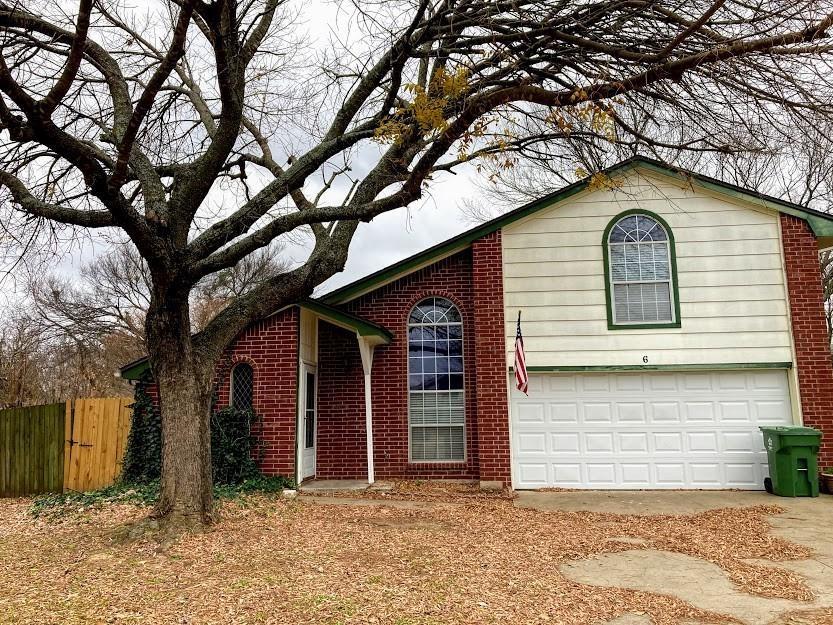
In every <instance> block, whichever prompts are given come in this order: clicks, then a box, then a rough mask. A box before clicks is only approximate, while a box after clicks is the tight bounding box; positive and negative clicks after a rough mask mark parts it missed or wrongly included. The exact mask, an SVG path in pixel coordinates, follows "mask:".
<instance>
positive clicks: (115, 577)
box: [0, 489, 831, 625]
mask: <svg viewBox="0 0 833 625" xmlns="http://www.w3.org/2000/svg"><path fill="white" fill-rule="evenodd" d="M379 499H382V500H381V501H380V500H379ZM30 505H31V502H30V501H27V500H0V622H2V623H56V624H57V623H60V624H71V623H160V624H161V623H165V624H168V623H182V624H198V623H293V624H294V623H322V624H323V623H326V624H332V625H336V624H348V623H349V624H352V623H362V624H363V623H379V624H395V625H428V624H440V623H443V624H445V623H455V624H456V623H459V624H464V623H465V624H472V623H517V624H533V623H549V624H556V623H557V624H565V625H567V624H581V625H585V624H591V623H607V622H610V621H614V622H625V621H624V620H622V619H623V618H636V619H639V620H637V621H628V622H645V623H649V622H653V623H655V624H657V625H666V624H667V625H670V624H676V623H739V622H742V621H740V620H738V619H737V618H735V617H732V616H729V615H726V614H719V613H717V612H713V611H707V610H703V609H701V608H697V607H694V605H692V604H691V603H688V602H686V601H684V600H683V599H681V598H679V597H675V596H672V595H669V594H660V593H652V592H646V591H644V590H637V589H634V588H630V589H628V588H622V587H616V586H605V585H600V584H598V583H596V582H594V583H580V582H577V581H574V580H571V579H570V578H568V577H567V576H565V574H564V573H563V572H562V570H561V568H560V567H562V566H564V565H565V564H570V563H572V564H575V563H576V562H578V563H580V562H582V561H586V560H588V559H592V558H594V557H601V556H604V555H605V554H621V553H624V552H631V551H633V550H634V549H644V548H651V549H654V550H661V551H662V552H672V553H674V554H683V555H685V556H689V557H691V558H697V559H699V560H702V561H704V562H707V563H711V564H713V565H716V566H717V567H719V568H720V569H721V570H722V571H723V572H724V573H725V574H726V576H727V577H728V579H729V580H730V581H729V582H727V583H730V584H732V585H733V586H734V588H735V590H738V591H741V592H744V593H747V594H750V595H753V596H759V597H769V598H782V599H791V600H794V601H797V602H799V603H800V604H804V603H805V602H808V601H810V600H811V599H813V592H812V591H811V589H810V588H809V587H808V586H807V585H806V584H805V582H804V580H803V578H802V577H801V576H800V575H798V574H796V573H794V572H791V571H790V570H788V569H787V568H785V567H781V566H778V565H773V564H772V563H779V562H785V561H790V560H800V559H804V558H807V557H808V555H809V553H810V552H809V550H808V549H807V548H806V547H805V546H801V545H798V544H795V543H790V542H787V541H786V540H784V539H781V538H777V537H775V536H773V534H772V532H771V531H770V530H771V528H770V526H769V524H768V521H767V518H768V515H773V514H775V515H777V514H779V513H780V512H781V511H780V510H779V509H778V508H775V507H772V506H754V507H743V508H726V509H718V510H709V511H705V512H701V513H698V514H693V515H684V516H671V515H650V516H644V515H643V516H633V515H622V514H613V513H598V512H596V513H590V512H574V511H573V512H567V511H541V510H533V509H524V508H518V507H515V506H514V504H513V502H512V501H511V500H510V499H507V498H501V497H492V498H489V497H475V496H472V494H471V493H468V492H465V491H460V492H441V493H436V492H429V493H424V492H419V491H418V490H409V489H400V491H399V493H398V494H395V495H393V496H387V497H380V498H377V499H364V500H359V501H355V502H344V501H339V500H337V499H333V500H331V501H330V500H328V499H326V498H316V499H315V500H296V501H286V500H281V499H278V498H269V497H255V498H251V499H248V500H246V501H244V502H241V503H234V504H230V503H226V504H224V505H223V508H222V521H221V522H220V523H219V524H218V525H217V526H215V527H214V528H212V529H211V530H210V531H209V532H207V533H205V534H200V535H188V536H185V537H182V538H180V539H179V540H177V541H175V542H173V543H171V544H160V543H159V542H158V541H157V540H155V539H154V538H153V536H143V537H141V538H139V539H136V540H130V541H127V542H124V541H123V540H121V541H117V540H115V539H114V536H115V535H122V534H123V532H120V531H119V528H121V527H123V526H124V525H125V524H127V523H130V522H131V521H134V520H136V519H139V518H141V517H142V516H143V515H145V514H146V513H147V509H142V508H137V507H133V506H109V507H108V508H106V509H100V510H97V509H92V510H81V511H75V512H72V513H71V514H69V515H68V516H65V517H63V518H62V519H60V520H44V519H33V518H32V517H31V515H30V514H29V507H30ZM770 518H775V517H770ZM807 605H808V608H809V607H810V604H809V603H808V604H807ZM830 616H831V613H830V612H827V613H826V614H825V613H823V612H822V611H818V610H813V611H812V612H806V613H804V614H799V613H798V612H796V614H795V618H800V619H801V620H796V621H793V620H789V619H791V618H793V617H791V616H787V615H782V616H781V619H782V620H779V621H778V623H784V624H786V623H793V622H796V623H802V624H805V623H807V624H810V623H812V624H821V623H829V622H830V620H828V618H829V617H830ZM649 619H650V620H649Z"/></svg>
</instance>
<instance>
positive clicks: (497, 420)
mask: <svg viewBox="0 0 833 625" xmlns="http://www.w3.org/2000/svg"><path fill="white" fill-rule="evenodd" d="M472 269H473V277H472V295H473V305H474V333H475V346H474V352H475V362H476V367H477V372H476V373H477V381H476V386H477V434H478V448H479V450H480V480H481V481H490V482H502V483H503V484H505V485H510V484H511V469H510V463H511V458H510V451H509V405H508V397H507V379H506V377H507V376H506V372H507V369H506V338H505V336H504V332H505V325H504V308H503V255H502V251H501V231H500V230H498V231H497V232H494V233H492V234H490V235H488V236H485V237H483V238H482V239H478V240H477V241H475V242H474V243H473V244H472Z"/></svg>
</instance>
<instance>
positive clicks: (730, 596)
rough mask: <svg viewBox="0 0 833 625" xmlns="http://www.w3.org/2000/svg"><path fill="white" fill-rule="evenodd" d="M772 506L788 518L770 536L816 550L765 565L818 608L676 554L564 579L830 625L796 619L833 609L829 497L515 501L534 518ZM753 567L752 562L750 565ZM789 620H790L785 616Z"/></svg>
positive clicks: (641, 556) (629, 556) (585, 567)
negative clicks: (803, 586)
mask: <svg viewBox="0 0 833 625" xmlns="http://www.w3.org/2000/svg"><path fill="white" fill-rule="evenodd" d="M759 504H763V505H777V506H780V507H782V508H784V509H785V510H786V512H784V513H782V514H773V515H771V516H770V517H769V519H768V520H769V523H770V524H771V526H772V528H773V534H774V535H776V536H779V537H781V538H784V539H787V540H790V541H793V542H796V543H799V544H802V545H805V546H807V547H810V548H811V549H812V550H813V552H814V553H813V556H811V557H810V558H808V559H806V560H799V561H788V562H770V561H767V562H766V564H767V566H773V567H783V568H785V569H789V570H791V571H794V572H796V573H798V574H800V575H802V576H803V577H804V578H805V580H806V582H807V585H808V586H809V587H810V588H811V590H812V591H813V592H814V594H815V600H814V601H812V602H810V603H808V602H804V601H790V600H785V599H767V598H762V597H758V596H753V595H749V594H746V593H744V592H741V591H740V590H738V589H737V587H736V586H735V585H734V584H732V583H731V581H729V579H728V578H727V577H726V574H725V573H724V572H723V571H722V570H721V569H720V568H719V567H717V566H716V565H714V564H711V563H710V562H706V561H704V560H700V559H698V558H693V557H691V556H687V555H684V554H680V553H672V552H667V551H657V550H654V549H650V548H640V547H639V544H638V543H637V544H635V545H634V549H633V550H629V551H624V552H619V553H609V554H602V555H599V556H594V557H591V558H589V559H586V560H573V561H568V562H566V563H564V564H562V566H561V572H562V573H563V574H564V575H565V576H567V577H568V578H570V579H572V580H574V581H577V582H580V583H584V584H592V585H598V586H619V587H622V588H630V589H634V590H643V591H648V592H654V593H662V594H669V595H675V596H677V597H679V598H681V599H683V600H685V601H687V602H689V603H691V604H692V605H694V606H696V607H698V608H703V609H707V610H713V611H715V612H722V613H725V614H730V615H733V616H735V617H736V618H737V619H739V620H740V621H741V622H743V623H748V624H749V625H759V624H761V625H769V624H772V625H774V624H776V623H777V624H784V625H787V624H788V623H790V624H792V623H795V624H800V623H806V622H813V623H822V622H824V623H827V622H831V623H833V612H831V620H830V621H826V620H817V619H816V620H812V621H811V620H806V621H805V620H803V619H802V618H801V617H797V616H795V613H796V612H799V611H805V610H811V611H815V610H819V609H821V608H829V607H831V606H833V496H829V495H822V496H821V497H819V498H817V499H810V498H796V499H791V498H783V497H776V496H773V495H769V494H767V493H763V492H761V493H758V492H737V491H668V492H665V491H566V492H530V491H522V492H519V493H518V499H517V500H516V505H517V506H520V507H528V508H535V509H539V510H567V511H579V510H583V511H590V512H603V513H613V514H635V515H663V514H696V513H699V512H704V511H706V510H709V509H713V508H727V507H741V506H753V505H759ZM752 562H754V561H752ZM788 615H792V616H788ZM650 622H651V621H650V619H649V618H648V617H647V616H644V615H639V614H630V615H625V616H623V617H620V618H617V619H615V620H614V621H610V622H609V623H610V625H626V624H627V625H643V624H644V625H649V624H650Z"/></svg>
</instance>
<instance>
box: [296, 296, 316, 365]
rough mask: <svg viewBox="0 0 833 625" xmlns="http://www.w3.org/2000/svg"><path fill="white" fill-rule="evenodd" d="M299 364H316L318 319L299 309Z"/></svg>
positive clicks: (312, 314) (303, 309)
mask: <svg viewBox="0 0 833 625" xmlns="http://www.w3.org/2000/svg"><path fill="white" fill-rule="evenodd" d="M300 342H301V345H300V350H299V352H300V357H301V362H305V363H307V364H309V365H317V364H318V317H316V316H315V314H314V313H311V312H310V311H308V310H306V309H305V308H302V309H301V338H300Z"/></svg>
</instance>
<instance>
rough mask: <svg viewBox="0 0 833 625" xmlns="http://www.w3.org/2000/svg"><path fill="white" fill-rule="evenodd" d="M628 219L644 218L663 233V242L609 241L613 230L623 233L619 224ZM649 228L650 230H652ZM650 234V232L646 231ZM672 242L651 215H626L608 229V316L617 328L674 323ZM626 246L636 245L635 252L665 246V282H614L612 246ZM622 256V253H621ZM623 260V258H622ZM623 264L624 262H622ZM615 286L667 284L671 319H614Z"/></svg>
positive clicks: (666, 232)
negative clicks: (644, 248)
mask: <svg viewBox="0 0 833 625" xmlns="http://www.w3.org/2000/svg"><path fill="white" fill-rule="evenodd" d="M629 217H644V218H645V219H650V220H651V221H653V222H654V227H657V228H659V229H660V230H662V232H664V233H665V240H664V241H653V240H651V241H611V240H610V237H611V235H612V234H613V230H614V229H615V228H619V229H620V230H622V231H623V232H624V231H625V230H624V228H622V227H621V226H620V225H619V224H620V223H621V222H622V221H624V220H625V219H628V218H629ZM654 227H652V228H651V230H653V229H654ZM648 232H649V233H650V230H649V231H648ZM673 244H674V243H673V241H672V239H671V235H670V234H669V232H668V229H667V228H665V227H664V226H663V225H662V224H661V223H660V222H658V221H657V220H656V219H654V218H653V217H651V215H649V214H647V213H631V214H630V215H626V216H625V217H621V218H620V219H618V220H617V221H616V222H615V223H614V224H613V226H612V227H611V228H610V232H608V235H607V241H605V245H607V265H608V267H607V269H608V277H609V284H608V288H609V289H610V314H611V319H612V321H613V323H614V324H616V325H617V326H619V325H621V326H626V325H644V324H662V323H676V322H677V319H676V314H675V311H676V305H675V301H674V268H673V265H672V262H671V246H672V245H673ZM627 245H636V246H637V251H638V250H639V247H638V246H640V245H650V246H651V248H652V250H653V249H655V246H657V245H664V246H665V258H666V263H667V265H668V278H667V279H665V280H656V279H655V280H628V279H624V280H616V279H615V278H614V272H613V247H614V246H617V247H619V246H621V247H622V248H623V249H626V246H627ZM623 254H624V252H623ZM623 259H624V256H623ZM623 262H624V260H623ZM617 284H624V285H625V286H629V285H636V284H667V285H668V305H669V307H670V313H671V317H670V319H634V320H623V321H620V320H619V319H617V318H616V285H617ZM641 304H642V308H643V313H644V307H645V304H644V302H641ZM657 317H659V306H657Z"/></svg>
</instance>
